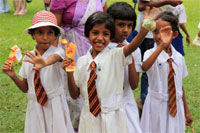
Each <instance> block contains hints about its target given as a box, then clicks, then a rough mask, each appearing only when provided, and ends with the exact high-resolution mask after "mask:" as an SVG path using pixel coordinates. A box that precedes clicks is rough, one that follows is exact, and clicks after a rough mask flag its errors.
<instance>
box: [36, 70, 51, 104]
mask: <svg viewBox="0 0 200 133" xmlns="http://www.w3.org/2000/svg"><path fill="white" fill-rule="evenodd" d="M34 85H35V94H36V97H37V102H38V103H39V104H41V105H42V106H46V105H47V102H48V97H47V94H46V92H45V90H44V88H43V86H42V83H41V80H40V73H39V71H35V77H34Z"/></svg>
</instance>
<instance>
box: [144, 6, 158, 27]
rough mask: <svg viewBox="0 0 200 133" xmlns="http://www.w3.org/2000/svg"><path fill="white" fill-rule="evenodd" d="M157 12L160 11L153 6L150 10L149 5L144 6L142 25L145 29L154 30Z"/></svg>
mask: <svg viewBox="0 0 200 133" xmlns="http://www.w3.org/2000/svg"><path fill="white" fill-rule="evenodd" d="M159 13H160V11H159V10H158V9H157V8H155V7H153V8H152V10H150V7H146V9H145V16H144V20H143V23H142V27H143V28H145V29H146V30H150V31H154V30H155V28H156V22H155V21H154V19H155V17H156V16H157V15H158V14H159Z"/></svg>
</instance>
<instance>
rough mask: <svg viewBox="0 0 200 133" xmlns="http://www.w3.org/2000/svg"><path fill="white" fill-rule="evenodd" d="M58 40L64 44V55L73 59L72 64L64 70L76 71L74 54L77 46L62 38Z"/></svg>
mask: <svg viewBox="0 0 200 133" xmlns="http://www.w3.org/2000/svg"><path fill="white" fill-rule="evenodd" d="M60 42H61V43H62V44H64V45H65V56H66V57H68V58H70V59H72V60H73V62H72V64H71V65H70V66H68V67H66V68H65V71H66V72H73V71H76V65H75V61H74V56H75V52H76V48H77V46H76V45H75V44H74V43H70V44H68V42H67V40H66V39H62V40H60Z"/></svg>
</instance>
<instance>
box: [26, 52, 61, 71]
mask: <svg viewBox="0 0 200 133" xmlns="http://www.w3.org/2000/svg"><path fill="white" fill-rule="evenodd" d="M35 52H36V53H37V55H34V54H32V53H31V52H27V53H26V55H27V56H28V57H30V58H31V60H28V59H26V60H23V61H24V62H29V63H32V64H33V65H34V66H33V69H34V70H38V71H39V70H40V69H41V68H43V67H45V66H49V65H52V64H54V63H56V62H58V61H61V60H62V58H61V57H60V55H58V54H53V55H50V56H48V57H47V59H46V60H44V59H43V58H42V56H41V55H40V53H39V51H38V50H37V49H36V50H35Z"/></svg>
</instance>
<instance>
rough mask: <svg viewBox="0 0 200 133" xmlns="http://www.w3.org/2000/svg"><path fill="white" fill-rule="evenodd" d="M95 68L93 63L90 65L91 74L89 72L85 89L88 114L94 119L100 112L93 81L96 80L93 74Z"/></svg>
mask: <svg viewBox="0 0 200 133" xmlns="http://www.w3.org/2000/svg"><path fill="white" fill-rule="evenodd" d="M95 67H96V64H95V62H94V61H93V62H92V63H91V65H90V68H91V72H90V78H89V80H88V83H87V87H88V99H89V106H90V112H91V113H92V114H93V115H94V116H95V117H96V116H97V115H98V114H99V113H100V112H101V108H100V103H99V99H98V96H97V90H96V82H95V80H96V78H97V74H96V72H95Z"/></svg>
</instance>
